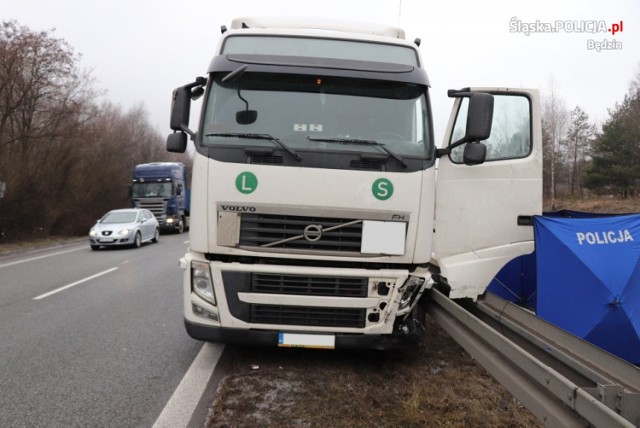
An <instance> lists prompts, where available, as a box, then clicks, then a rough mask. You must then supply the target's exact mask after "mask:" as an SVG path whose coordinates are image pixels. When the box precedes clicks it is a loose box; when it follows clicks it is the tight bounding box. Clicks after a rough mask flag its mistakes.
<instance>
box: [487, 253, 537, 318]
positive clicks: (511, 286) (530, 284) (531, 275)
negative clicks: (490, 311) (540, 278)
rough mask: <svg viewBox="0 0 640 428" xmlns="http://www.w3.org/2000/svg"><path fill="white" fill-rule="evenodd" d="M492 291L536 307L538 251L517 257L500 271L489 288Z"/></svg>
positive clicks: (516, 302) (526, 305)
mask: <svg viewBox="0 0 640 428" xmlns="http://www.w3.org/2000/svg"><path fill="white" fill-rule="evenodd" d="M487 290H488V291H490V292H491V293H493V294H495V295H497V296H500V297H501V298H503V299H505V300H508V301H510V302H513V303H515V304H517V305H520V306H524V307H527V308H530V309H533V310H535V309H536V302H537V299H536V253H535V252H534V253H531V254H526V255H524V256H520V257H516V258H515V259H513V260H511V261H510V262H509V263H507V264H506V265H505V266H504V267H503V268H502V269H501V270H500V272H498V274H497V275H496V277H495V278H493V281H491V283H490V284H489V287H488V288H487Z"/></svg>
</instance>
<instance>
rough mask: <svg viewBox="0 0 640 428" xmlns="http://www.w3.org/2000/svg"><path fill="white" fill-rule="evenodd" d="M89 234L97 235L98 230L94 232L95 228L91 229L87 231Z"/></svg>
mask: <svg viewBox="0 0 640 428" xmlns="http://www.w3.org/2000/svg"><path fill="white" fill-rule="evenodd" d="M89 236H98V232H96V230H95V229H91V230H90V231H89Z"/></svg>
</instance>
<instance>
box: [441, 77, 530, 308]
mask: <svg viewBox="0 0 640 428" xmlns="http://www.w3.org/2000/svg"><path fill="white" fill-rule="evenodd" d="M451 92H453V91H451ZM470 92H471V93H473V92H484V93H489V94H492V95H493V119H492V122H491V133H490V136H489V137H488V138H487V139H485V140H484V141H481V142H480V143H477V142H470V143H465V144H462V145H460V146H458V147H455V148H452V149H447V148H448V147H449V146H450V145H451V144H452V143H454V142H456V141H459V140H460V139H461V138H462V137H463V136H464V135H465V127H466V126H467V113H468V109H469V103H470V101H469V98H467V97H464V96H460V95H459V94H460V92H457V93H456V92H453V93H450V96H452V95H453V97H454V99H455V101H454V105H453V110H452V113H451V117H450V119H449V124H448V125H447V131H446V134H445V140H444V142H443V146H442V149H440V150H439V152H440V153H439V154H440V155H441V156H440V158H439V163H438V172H437V184H436V210H435V236H434V255H433V263H434V264H435V265H437V266H438V267H439V268H440V274H441V276H442V277H443V278H444V279H445V280H446V282H447V283H448V285H449V287H450V288H451V290H450V293H449V295H450V297H451V298H454V299H455V298H463V297H469V298H472V299H475V298H477V296H478V295H480V294H482V293H483V292H484V290H485V289H486V287H487V286H488V285H489V283H490V282H491V280H492V279H493V277H494V276H495V275H496V274H497V273H498V271H499V270H500V269H501V268H502V267H503V266H504V265H505V264H506V263H507V262H509V261H510V260H512V259H514V258H515V257H518V256H520V255H523V254H529V253H531V252H533V250H534V245H533V221H532V218H531V217H532V216H533V215H538V214H541V212H542V130H541V121H540V120H541V119H540V101H539V95H538V92H537V90H525V89H508V88H493V89H490V88H471V89H465V90H464V92H463V93H465V94H468V93H470ZM467 144H483V145H484V146H485V147H486V157H485V158H484V161H481V163H479V164H465V161H464V157H463V153H464V150H465V146H466V145H467ZM476 163H477V162H476Z"/></svg>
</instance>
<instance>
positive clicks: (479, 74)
mask: <svg viewBox="0 0 640 428" xmlns="http://www.w3.org/2000/svg"><path fill="white" fill-rule="evenodd" d="M242 16H287V17H300V16H302V17H323V18H336V19H342V20H355V21H365V22H378V23H385V24H390V25H395V26H398V25H399V26H400V27H402V28H404V29H405V31H406V34H407V39H409V40H414V39H415V38H420V39H421V40H422V44H421V46H420V50H421V53H422V57H423V59H424V62H425V64H426V69H427V73H428V75H429V77H430V80H431V87H432V91H431V99H432V104H433V107H434V121H435V124H434V127H435V130H436V136H437V137H438V138H441V137H442V133H443V131H444V127H445V126H446V121H447V119H448V115H449V110H450V108H451V100H450V99H448V98H447V96H446V92H447V89H450V88H461V87H466V86H500V87H504V86H509V87H528V88H538V89H540V91H541V92H542V93H543V94H548V93H549V91H550V84H551V82H553V86H554V90H555V92H556V93H557V94H558V95H559V96H560V97H561V98H563V99H564V100H565V102H566V104H567V107H568V108H573V107H574V106H576V105H579V106H581V107H582V108H583V109H584V110H586V111H587V113H588V114H589V115H590V117H591V119H592V120H594V121H596V122H597V123H602V122H603V121H604V120H606V118H607V117H608V115H607V109H608V108H612V107H613V106H614V105H615V103H616V102H619V101H621V100H622V99H623V97H624V95H625V94H626V93H627V91H628V88H629V83H630V82H631V80H632V79H633V78H634V76H636V75H637V74H638V73H639V72H640V1H638V0H608V1H605V0H586V1H579V0H566V1H563V0H538V1H528V2H518V1H506V0H504V1H498V0H496V1H485V2H483V1H474V0H453V1H442V0H440V1H437V2H433V1H425V0H339V1H333V0H331V1H321V0H318V1H315V2H312V1H308V0H233V1H212V0H208V1H207V0H108V1H107V0H92V1H80V0H55V1H47V0H19V1H17V0H0V20H16V21H18V23H20V24H21V25H25V26H27V27H29V28H31V29H32V30H50V29H55V33H54V35H55V36H56V37H59V38H63V39H65V40H66V41H67V42H69V43H70V44H71V46H72V47H73V49H74V50H75V51H76V52H77V53H80V54H81V55H82V59H81V63H80V64H81V67H83V68H86V69H90V70H92V74H93V76H94V77H95V78H96V80H97V83H96V86H97V88H98V89H102V90H104V91H106V94H107V95H106V98H107V99H108V100H109V101H111V102H113V103H114V104H118V105H120V106H121V107H122V108H123V109H124V110H127V109H129V108H131V107H133V106H135V105H139V104H140V103H142V104H143V105H144V106H145V107H146V109H147V111H148V112H149V114H150V119H151V123H152V124H153V125H154V126H155V127H156V128H157V129H158V130H159V131H160V132H162V133H163V134H164V133H169V126H168V123H169V108H170V97H171V92H172V90H173V88H175V87H177V86H180V85H182V84H185V83H188V82H190V81H192V80H193V78H194V77H196V76H201V75H205V73H206V68H207V66H208V64H209V61H210V59H211V57H212V55H213V53H214V50H215V47H216V45H217V43H218V39H219V37H220V27H221V26H222V25H226V26H229V27H230V24H231V20H232V19H233V18H235V17H242ZM558 22H560V23H561V24H562V25H564V26H565V27H566V28H567V30H560V31H558V32H554V33H544V32H535V33H533V32H532V33H530V34H529V35H528V36H527V35H526V34H524V30H525V28H526V27H528V25H527V24H532V26H534V27H535V29H537V30H545V26H548V25H547V24H549V25H554V26H557V23H558ZM620 23H622V31H619V32H617V34H615V35H614V34H611V32H596V33H593V32H588V31H593V30H596V31H597V30H600V29H602V28H603V26H604V27H606V30H609V29H614V28H615V27H614V25H613V24H618V27H619V26H620V25H619V24H620ZM572 27H573V28H572ZM571 29H572V31H571ZM614 40H615V41H616V42H617V43H616V44H614V47H616V48H617V49H614V50H604V49H602V50H600V51H597V50H596V49H595V48H597V46H598V45H597V44H600V43H602V42H603V41H608V42H613V41H614ZM618 43H619V44H618ZM590 47H591V48H592V49H590Z"/></svg>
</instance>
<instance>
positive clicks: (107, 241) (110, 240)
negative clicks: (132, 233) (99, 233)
mask: <svg viewBox="0 0 640 428" xmlns="http://www.w3.org/2000/svg"><path fill="white" fill-rule="evenodd" d="M99 241H100V242H103V243H109V242H113V241H115V239H100V240H99Z"/></svg>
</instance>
